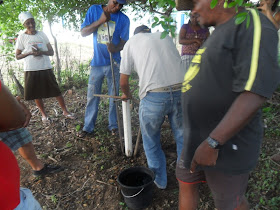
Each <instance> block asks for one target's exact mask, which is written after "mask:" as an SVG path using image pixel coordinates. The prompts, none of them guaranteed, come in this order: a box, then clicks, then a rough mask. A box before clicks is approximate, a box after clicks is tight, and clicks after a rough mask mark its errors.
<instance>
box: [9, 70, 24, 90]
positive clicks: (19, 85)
mask: <svg viewBox="0 0 280 210" xmlns="http://www.w3.org/2000/svg"><path fill="white" fill-rule="evenodd" d="M9 75H10V76H11V77H12V79H13V81H14V82H15V83H16V86H17V95H20V96H23V94H24V88H23V86H22V85H21V84H20V82H19V81H18V79H17V78H16V76H15V74H14V72H12V71H9Z"/></svg>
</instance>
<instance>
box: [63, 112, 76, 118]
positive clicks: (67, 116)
mask: <svg viewBox="0 0 280 210" xmlns="http://www.w3.org/2000/svg"><path fill="white" fill-rule="evenodd" d="M64 117H66V118H68V119H71V120H74V119H75V115H74V114H72V113H70V114H67V115H64Z"/></svg>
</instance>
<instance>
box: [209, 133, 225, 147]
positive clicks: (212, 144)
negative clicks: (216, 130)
mask: <svg viewBox="0 0 280 210" xmlns="http://www.w3.org/2000/svg"><path fill="white" fill-rule="evenodd" d="M207 143H208V145H209V147H211V148H212V149H221V148H222V147H223V145H220V143H219V142H218V141H217V140H215V139H212V138H211V137H210V136H209V137H208V138H207Z"/></svg>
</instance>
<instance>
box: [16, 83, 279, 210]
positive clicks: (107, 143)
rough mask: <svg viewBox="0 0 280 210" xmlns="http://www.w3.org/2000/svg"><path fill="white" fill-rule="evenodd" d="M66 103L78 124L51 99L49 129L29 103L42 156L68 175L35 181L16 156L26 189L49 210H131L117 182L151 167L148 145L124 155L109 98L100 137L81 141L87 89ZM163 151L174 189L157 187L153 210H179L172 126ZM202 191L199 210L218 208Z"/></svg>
mask: <svg viewBox="0 0 280 210" xmlns="http://www.w3.org/2000/svg"><path fill="white" fill-rule="evenodd" d="M65 100H66V104H67V106H68V108H69V110H70V111H71V112H73V113H75V115H76V117H77V119H76V120H71V119H66V118H65V117H63V116H62V111H61V109H60V108H59V106H58V104H57V102H56V100H55V99H47V100H45V105H46V109H47V111H48V113H49V116H50V117H51V119H52V123H50V124H47V125H45V124H43V123H42V122H41V116H40V113H39V112H38V110H37V108H36V106H35V103H33V102H28V103H27V105H28V106H29V108H30V110H31V112H32V115H33V116H32V120H31V122H30V125H29V126H28V129H29V131H30V132H31V134H32V135H33V144H34V145H35V148H36V153H37V155H38V157H39V158H40V159H42V161H43V162H45V163H50V164H59V165H61V166H63V167H64V171H62V172H60V173H58V174H54V175H50V176H46V177H44V178H40V179H38V178H34V177H33V176H32V170H31V168H30V166H29V165H28V164H27V163H26V162H25V161H23V159H22V158H21V157H20V156H19V155H18V154H16V156H17V159H18V161H19V165H20V169H21V185H22V186H23V187H27V188H29V189H30V190H31V191H32V192H33V194H34V196H35V197H36V199H37V200H38V201H39V203H40V204H41V206H42V207H43V209H63V210H64V209H67V210H68V209H69V210H70V209H128V208H127V207H126V204H125V203H124V200H123V197H122V195H121V193H120V186H119V185H118V183H117V181H116V180H117V177H118V175H119V173H120V172H121V171H122V170H123V169H126V168H129V167H132V166H147V163H146V158H145V154H144V151H143V147H142V142H141V143H140V145H139V150H138V155H137V156H136V157H130V158H129V157H126V156H125V155H124V154H122V152H121V150H120V143H119V139H118V137H116V136H111V134H110V133H109V132H108V131H107V125H108V123H107V116H108V102H107V100H105V99H102V103H101V105H100V112H99V117H98V119H97V127H96V132H95V134H94V135H93V136H91V137H86V138H84V139H81V138H79V137H77V135H76V134H77V131H78V130H81V129H82V125H83V117H84V110H85V105H86V88H84V89H82V90H75V89H72V90H71V91H68V92H66V93H65ZM136 106H137V105H136ZM133 113H134V114H132V128H133V142H134V144H135V141H136V138H137V132H138V128H139V124H138V123H139V122H138V117H137V108H134V112H133ZM278 146H279V145H278ZM162 147H163V150H164V151H165V154H166V158H167V170H168V186H167V189H166V190H159V189H157V188H156V187H154V193H153V195H154V196H153V201H152V203H151V205H150V206H149V207H148V208H147V210H158V209H178V192H179V190H178V183H177V181H176V178H175V165H176V150H175V143H174V140H173V138H172V134H171V130H170V128H169V127H168V125H167V126H164V127H163V128H162ZM200 190H201V192H202V196H201V199H200V201H201V202H200V208H199V209H206V210H207V209H209V210H210V209H214V205H213V200H212V199H211V197H210V193H209V190H208V189H207V188H206V186H202V187H201V189H200Z"/></svg>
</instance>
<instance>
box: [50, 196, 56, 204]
mask: <svg viewBox="0 0 280 210" xmlns="http://www.w3.org/2000/svg"><path fill="white" fill-rule="evenodd" d="M51 201H52V202H53V203H54V204H56V203H57V198H56V196H55V195H52V196H51Z"/></svg>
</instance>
